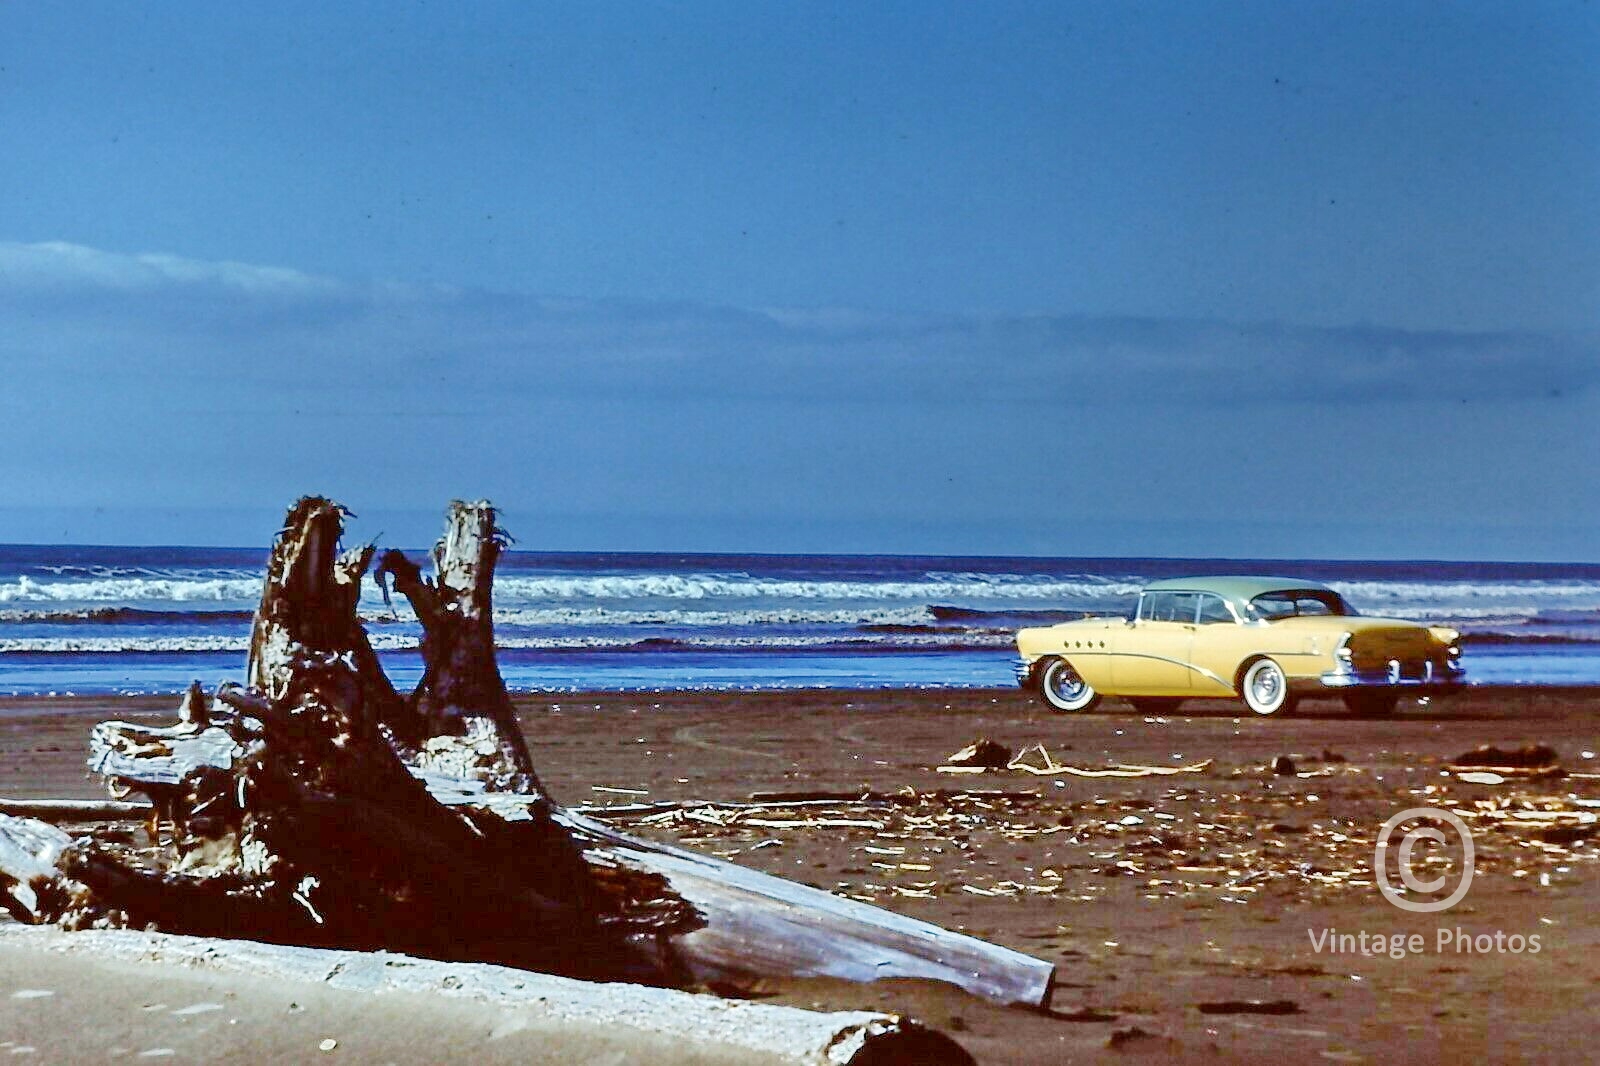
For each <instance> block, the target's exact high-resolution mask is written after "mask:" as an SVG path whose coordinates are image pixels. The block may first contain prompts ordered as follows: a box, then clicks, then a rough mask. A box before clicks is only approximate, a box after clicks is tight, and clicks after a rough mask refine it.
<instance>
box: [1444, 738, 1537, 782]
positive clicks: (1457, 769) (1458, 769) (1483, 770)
mask: <svg viewBox="0 0 1600 1066" xmlns="http://www.w3.org/2000/svg"><path fill="white" fill-rule="evenodd" d="M1445 769H1446V770H1447V771H1448V772H1450V773H1453V774H1457V775H1460V774H1462V773H1470V774H1486V775H1497V776H1499V777H1501V778H1502V779H1503V778H1508V777H1524V778H1526V777H1560V776H1562V774H1563V771H1562V769H1561V762H1560V759H1559V758H1558V757H1557V755H1556V752H1555V749H1553V748H1550V747H1548V746H1546V745H1544V744H1524V745H1523V746H1522V747H1520V748H1500V747H1496V746H1495V745H1493V744H1482V745H1479V746H1478V747H1476V748H1473V749H1472V750H1471V751H1469V752H1464V753H1463V754H1461V755H1457V756H1456V757H1455V759H1453V760H1452V761H1451V762H1450V763H1449V764H1448V765H1447V766H1446V767H1445ZM1477 783H1478V784H1500V783H1502V782H1500V781H1492V782H1491V781H1488V780H1487V779H1479V780H1478V781H1477Z"/></svg>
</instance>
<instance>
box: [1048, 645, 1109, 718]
mask: <svg viewBox="0 0 1600 1066" xmlns="http://www.w3.org/2000/svg"><path fill="white" fill-rule="evenodd" d="M1039 696H1040V698H1041V699H1043V700H1044V702H1045V705H1046V706H1048V707H1050V708H1051V709H1052V710H1057V711H1062V712H1064V713H1067V714H1076V713H1078V712H1080V711H1087V710H1089V709H1090V708H1092V707H1093V706H1094V705H1095V704H1097V703H1099V702H1100V693H1098V692H1096V691H1095V690H1094V686H1092V685H1090V684H1089V682H1087V681H1085V680H1084V679H1083V678H1082V677H1080V676H1078V671H1076V670H1074V669H1073V668H1072V664H1071V663H1069V662H1067V660H1065V659H1055V658H1051V659H1046V660H1045V661H1044V665H1043V666H1041V667H1040V668H1039Z"/></svg>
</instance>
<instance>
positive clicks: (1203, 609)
mask: <svg viewBox="0 0 1600 1066" xmlns="http://www.w3.org/2000/svg"><path fill="white" fill-rule="evenodd" d="M1199 620H1200V624H1201V625H1214V624H1216V623H1218V622H1232V621H1233V612H1232V611H1230V610H1228V605H1227V604H1226V603H1224V602H1223V600H1222V597H1221V596H1213V595H1211V594H1210V593H1201V595H1200V616H1199Z"/></svg>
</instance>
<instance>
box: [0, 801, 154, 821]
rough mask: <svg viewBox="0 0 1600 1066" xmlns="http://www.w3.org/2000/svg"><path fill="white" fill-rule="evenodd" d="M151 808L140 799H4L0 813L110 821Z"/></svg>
mask: <svg viewBox="0 0 1600 1066" xmlns="http://www.w3.org/2000/svg"><path fill="white" fill-rule="evenodd" d="M151 810H152V807H151V805H150V804H148V803H143V802H140V801H137V800H133V801H122V800H66V799H36V800H35V799H3V798H0V814H13V815H16V816H18V817H21V818H37V819H39V820H40V821H41V822H109V821H116V820H119V819H126V818H144V817H146V816H147V815H149V813H150V811H151Z"/></svg>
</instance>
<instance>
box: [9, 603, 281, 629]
mask: <svg viewBox="0 0 1600 1066" xmlns="http://www.w3.org/2000/svg"><path fill="white" fill-rule="evenodd" d="M254 617H255V612H254V611H245V610H230V609H227V608H217V609H214V610H198V611H161V610H152V609H151V608H148V607H80V608H75V609H67V610H50V609H49V608H23V609H8V610H0V624H12V625H29V624H34V625H37V624H50V625H72V624H87V625H142V626H155V625H182V624H185V623H189V624H195V623H200V624H206V625H214V624H218V623H235V624H236V623H248V622H249V621H250V620H251V619H253V618H254Z"/></svg>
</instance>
